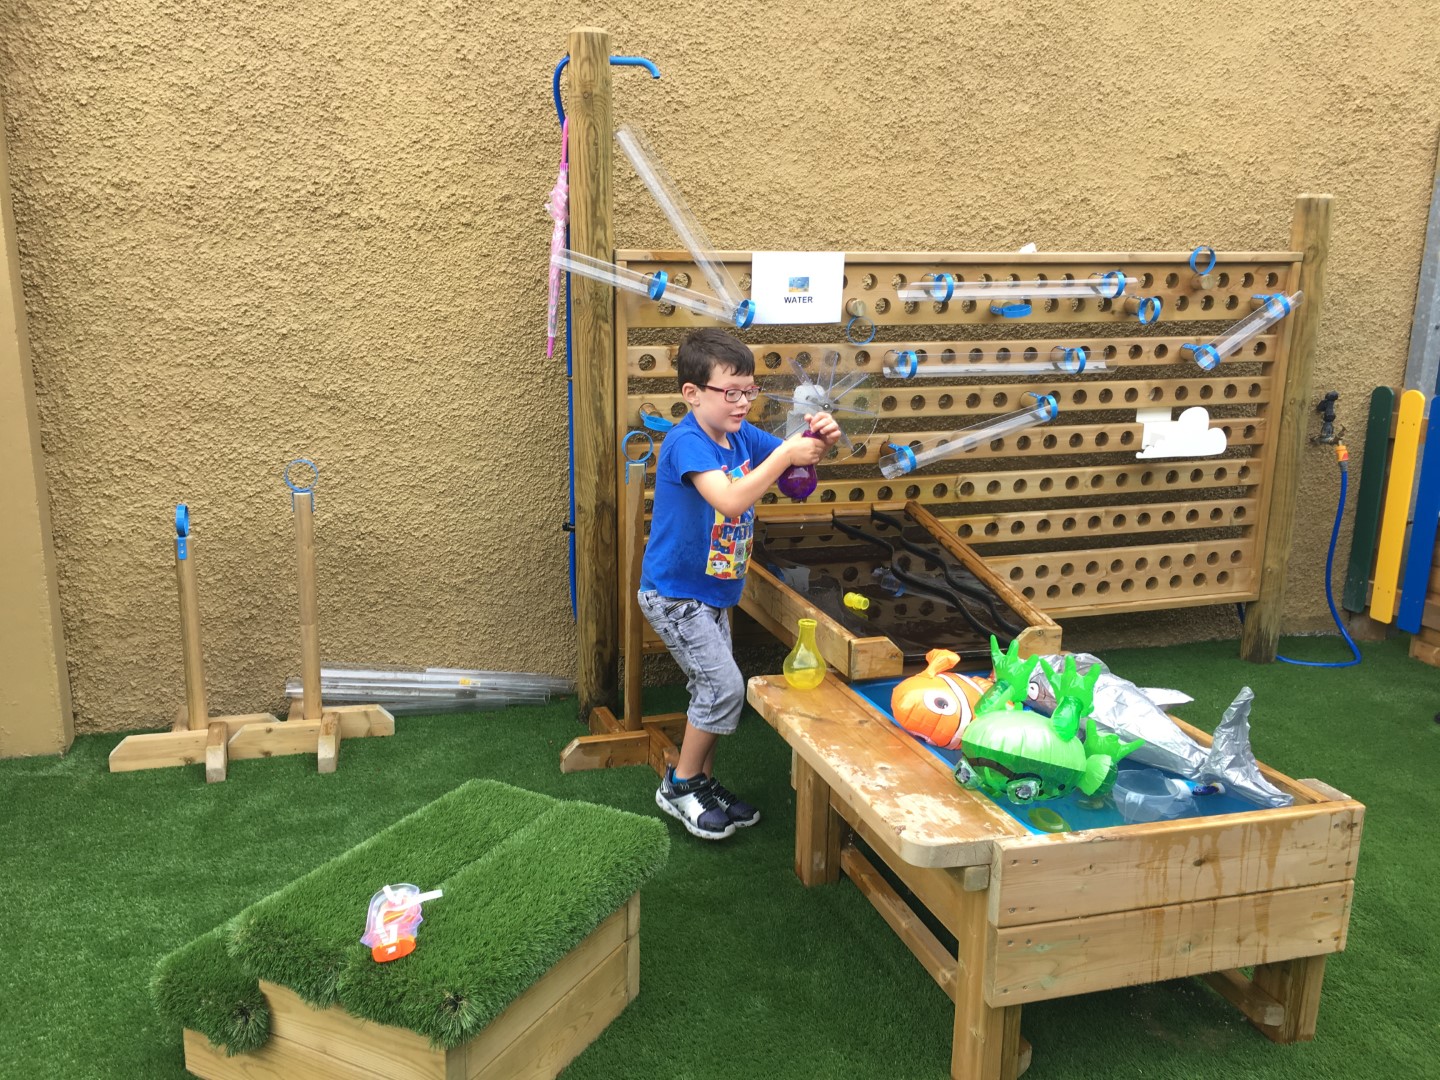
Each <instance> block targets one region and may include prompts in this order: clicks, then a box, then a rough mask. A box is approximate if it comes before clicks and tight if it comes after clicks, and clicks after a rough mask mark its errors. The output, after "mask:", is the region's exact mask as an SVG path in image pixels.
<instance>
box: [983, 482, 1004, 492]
mask: <svg viewBox="0 0 1440 1080" xmlns="http://www.w3.org/2000/svg"><path fill="white" fill-rule="evenodd" d="M999 493H1000V481H999V480H991V481H990V482H989V483H988V484H986V485H985V494H986V495H998V494H999Z"/></svg>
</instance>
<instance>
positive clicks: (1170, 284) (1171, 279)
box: [1165, 274, 1180, 289]
mask: <svg viewBox="0 0 1440 1080" xmlns="http://www.w3.org/2000/svg"><path fill="white" fill-rule="evenodd" d="M1179 280H1180V275H1179V274H1166V275H1165V287H1166V288H1167V289H1173V288H1174V287H1175V283H1176V282H1177V281H1179Z"/></svg>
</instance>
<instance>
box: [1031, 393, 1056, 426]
mask: <svg viewBox="0 0 1440 1080" xmlns="http://www.w3.org/2000/svg"><path fill="white" fill-rule="evenodd" d="M1022 396H1023V397H1033V398H1034V399H1035V400H1036V402H1037V403H1038V404H1041V405H1044V406H1045V411H1046V412H1048V413H1049V414H1050V415H1049V416H1047V417H1045V422H1046V423H1049V422H1050V421H1051V420H1054V419H1055V417H1057V416H1059V415H1060V403H1059V402H1058V401H1056V400H1055V395H1054V394H1042V393H1040V392H1039V391H1037V390H1027V391H1025V393H1024V394H1023V395H1022Z"/></svg>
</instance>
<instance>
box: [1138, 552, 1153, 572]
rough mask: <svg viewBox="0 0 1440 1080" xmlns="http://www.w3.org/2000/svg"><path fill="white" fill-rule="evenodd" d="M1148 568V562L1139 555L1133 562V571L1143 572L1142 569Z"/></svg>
mask: <svg viewBox="0 0 1440 1080" xmlns="http://www.w3.org/2000/svg"><path fill="white" fill-rule="evenodd" d="M1149 566H1150V560H1149V559H1147V558H1146V557H1145V556H1144V555H1141V556H1140V557H1139V558H1138V559H1136V560H1135V569H1136V570H1144V569H1147V568H1148V567H1149Z"/></svg>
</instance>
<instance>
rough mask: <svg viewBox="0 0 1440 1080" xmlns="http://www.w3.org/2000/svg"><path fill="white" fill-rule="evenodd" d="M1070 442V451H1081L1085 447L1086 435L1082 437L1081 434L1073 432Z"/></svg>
mask: <svg viewBox="0 0 1440 1080" xmlns="http://www.w3.org/2000/svg"><path fill="white" fill-rule="evenodd" d="M1069 442H1070V449H1072V450H1076V449H1079V448H1080V447H1081V446H1083V445H1085V436H1084V435H1081V434H1080V432H1078V431H1073V432H1071V433H1070V440H1069Z"/></svg>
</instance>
